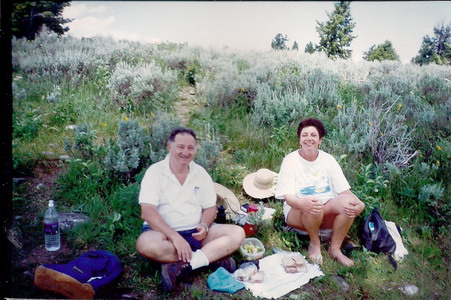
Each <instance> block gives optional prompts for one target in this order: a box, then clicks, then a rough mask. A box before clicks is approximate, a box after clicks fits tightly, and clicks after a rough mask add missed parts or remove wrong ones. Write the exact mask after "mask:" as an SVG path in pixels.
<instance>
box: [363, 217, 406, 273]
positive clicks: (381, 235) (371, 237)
mask: <svg viewBox="0 0 451 300" xmlns="http://www.w3.org/2000/svg"><path fill="white" fill-rule="evenodd" d="M359 238H360V243H361V244H362V245H363V246H364V247H365V248H366V249H367V250H368V251H372V252H375V253H381V252H382V253H385V254H387V255H388V258H389V260H390V262H391V263H392V265H393V267H394V268H395V270H396V268H397V267H398V265H397V263H396V261H395V260H394V259H393V257H392V254H393V253H394V252H395V250H396V242H395V240H394V239H393V238H392V237H391V235H390V233H389V232H388V229H387V226H386V225H385V220H384V218H382V216H381V215H380V214H379V212H378V210H377V208H374V209H373V211H372V212H371V213H370V214H369V215H368V216H367V217H366V218H365V221H364V222H363V224H362V225H361V226H360V228H359Z"/></svg>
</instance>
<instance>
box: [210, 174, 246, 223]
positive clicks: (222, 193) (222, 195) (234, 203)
mask: <svg viewBox="0 0 451 300" xmlns="http://www.w3.org/2000/svg"><path fill="white" fill-rule="evenodd" d="M213 185H214V186H215V191H216V196H217V200H216V206H221V205H222V206H224V208H225V209H226V213H227V214H228V215H230V217H231V218H233V217H234V216H235V215H236V214H237V213H238V212H239V211H240V209H241V204H240V201H239V200H238V198H237V197H236V196H235V194H234V193H233V192H232V191H231V190H229V189H228V188H226V187H225V186H223V185H221V184H219V183H216V182H213Z"/></svg>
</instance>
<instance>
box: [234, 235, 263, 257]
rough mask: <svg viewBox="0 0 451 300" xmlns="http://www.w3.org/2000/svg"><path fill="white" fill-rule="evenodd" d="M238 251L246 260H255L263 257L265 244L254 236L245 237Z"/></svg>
mask: <svg viewBox="0 0 451 300" xmlns="http://www.w3.org/2000/svg"><path fill="white" fill-rule="evenodd" d="M240 252H241V254H242V255H243V256H244V258H245V259H246V260H255V259H260V258H262V257H263V254H264V253H265V246H263V244H262V242H260V240H259V239H256V238H247V239H245V240H244V242H243V243H242V244H241V246H240Z"/></svg>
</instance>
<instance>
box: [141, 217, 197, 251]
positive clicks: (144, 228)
mask: <svg viewBox="0 0 451 300" xmlns="http://www.w3.org/2000/svg"><path fill="white" fill-rule="evenodd" d="M151 229H152V227H150V226H149V225H148V224H143V226H142V230H141V231H142V232H146V231H147V230H151ZM177 232H178V233H179V234H180V235H181V236H182V237H183V238H184V239H185V240H186V241H187V242H188V244H189V245H190V246H191V250H193V251H194V252H196V250H199V249H200V248H201V247H202V245H201V243H200V241H198V240H196V239H195V238H194V237H193V233H196V232H197V230H196V228H194V229H190V230H182V231H177Z"/></svg>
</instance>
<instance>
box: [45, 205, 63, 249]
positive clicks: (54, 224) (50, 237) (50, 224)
mask: <svg viewBox="0 0 451 300" xmlns="http://www.w3.org/2000/svg"><path fill="white" fill-rule="evenodd" d="M44 234H45V249H46V250H47V251H56V250H59V248H60V247H61V240H60V228H59V217H58V212H57V211H56V209H55V204H54V202H53V200H49V208H48V209H47V211H46V212H45V215H44Z"/></svg>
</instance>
